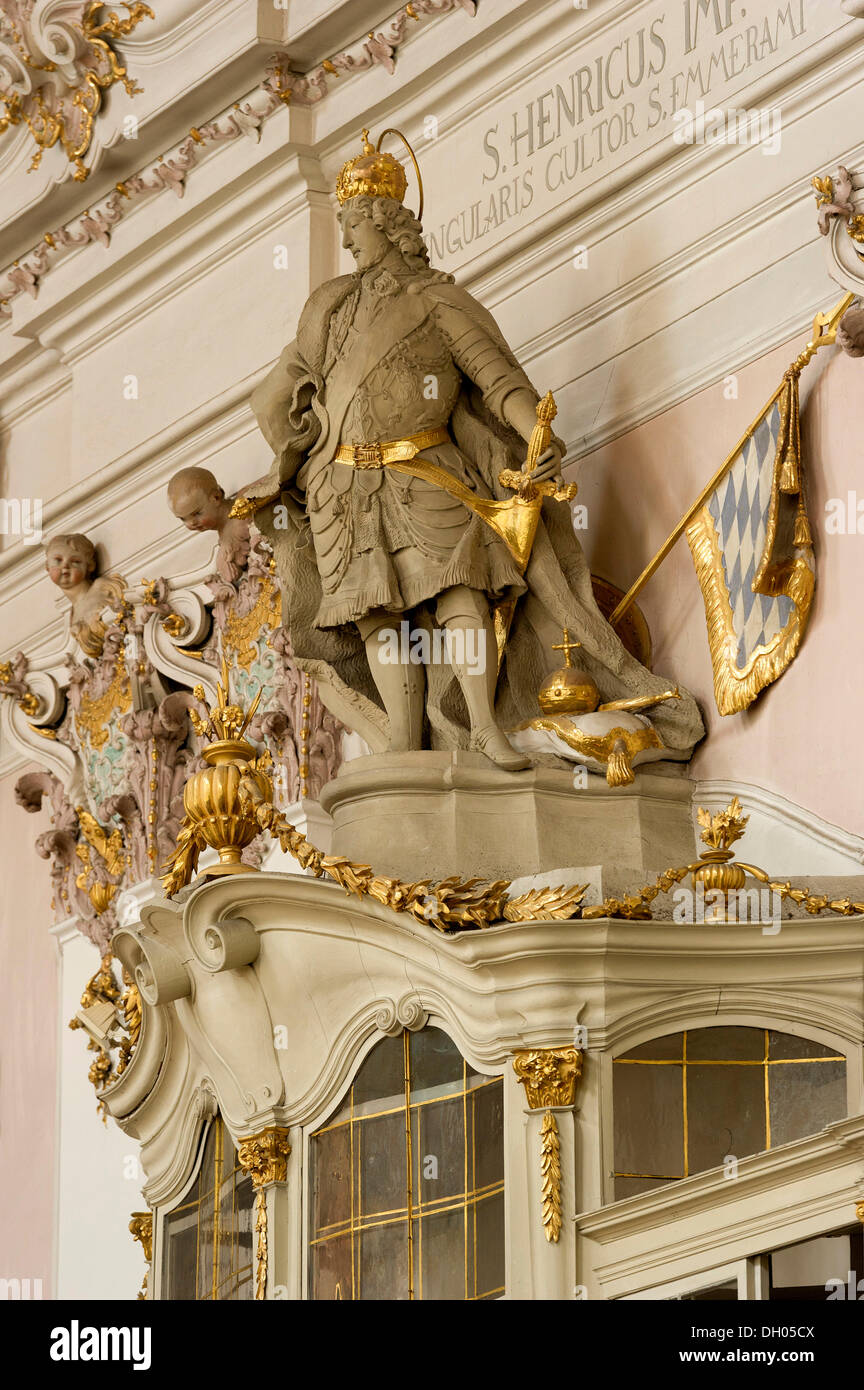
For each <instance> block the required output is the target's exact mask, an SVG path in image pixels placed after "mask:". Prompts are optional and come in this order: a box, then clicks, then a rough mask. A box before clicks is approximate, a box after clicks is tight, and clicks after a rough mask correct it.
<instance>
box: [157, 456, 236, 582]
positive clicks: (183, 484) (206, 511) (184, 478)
mask: <svg viewBox="0 0 864 1390" xmlns="http://www.w3.org/2000/svg"><path fill="white" fill-rule="evenodd" d="M168 505H169V507H170V508H171V510H172V512H173V513H174V515H175V516H176V517H177V519H178V521H182V522H183V525H184V526H185V527H186V529H187V531H216V532H218V535H219V549H218V551H217V554H216V569H217V571H218V573H219V575H220V576H221V578H222V579H224V580H225V581H226V582H227V583H229V584H235V583H236V582H237V579H238V578H239V576H240V574H241V573H242V572H243V570H244V569H245V567H246V564H247V561H248V559H249V545H250V540H249V525H248V523H247V522H246V521H243V520H241V519H240V518H239V517H232V516H231V499H230V498H228V497H226V496H225V491H224V489H223V488H222V487H220V485H219V483H218V482H217V481H216V479H215V478H214V476H213V474H212V473H211V472H210V470H209V468H181V469H180V472H179V473H175V474H174V477H173V478H172V479H171V481H170V482H169V484H168Z"/></svg>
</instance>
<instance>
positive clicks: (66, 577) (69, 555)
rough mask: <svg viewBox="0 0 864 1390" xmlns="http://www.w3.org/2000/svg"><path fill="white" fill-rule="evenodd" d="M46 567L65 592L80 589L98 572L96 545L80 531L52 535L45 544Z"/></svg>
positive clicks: (50, 576) (50, 575)
mask: <svg viewBox="0 0 864 1390" xmlns="http://www.w3.org/2000/svg"><path fill="white" fill-rule="evenodd" d="M45 568H46V570H47V571H48V577H49V579H50V580H51V582H52V584H56V585H57V587H58V589H62V590H63V591H64V593H68V592H70V591H71V590H75V589H79V588H80V587H81V585H82V584H86V583H87V582H88V581H89V580H91V579H92V578H93V576H94V575H95V573H96V547H95V546H94V544H93V542H92V541H91V540H88V539H87V537H86V536H82V535H81V534H80V533H78V532H70V533H69V534H67V535H61V536H52V538H51V539H50V540H49V541H48V542H47V544H46V546H45Z"/></svg>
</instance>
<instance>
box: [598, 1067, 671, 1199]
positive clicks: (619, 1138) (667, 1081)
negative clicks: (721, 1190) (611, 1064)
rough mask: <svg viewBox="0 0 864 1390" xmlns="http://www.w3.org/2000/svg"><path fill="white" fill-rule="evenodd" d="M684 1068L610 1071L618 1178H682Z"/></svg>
mask: <svg viewBox="0 0 864 1390" xmlns="http://www.w3.org/2000/svg"><path fill="white" fill-rule="evenodd" d="M683 1076H684V1068H683V1067H679V1066H677V1065H669V1064H667V1065H665V1066H660V1067H652V1066H651V1065H650V1064H649V1065H642V1064H641V1063H634V1064H628V1063H618V1064H616V1066H615V1097H614V1103H615V1167H616V1170H617V1171H618V1172H619V1173H628V1174H638V1175H640V1176H643V1177H644V1176H656V1177H661V1178H662V1177H667V1178H670V1177H671V1178H678V1177H682V1176H683V1174H684V1088H683Z"/></svg>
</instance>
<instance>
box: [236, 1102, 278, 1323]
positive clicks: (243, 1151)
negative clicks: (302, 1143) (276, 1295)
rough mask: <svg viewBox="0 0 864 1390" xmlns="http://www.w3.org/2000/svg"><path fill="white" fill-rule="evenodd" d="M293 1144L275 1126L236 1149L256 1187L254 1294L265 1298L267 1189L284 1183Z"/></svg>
mask: <svg viewBox="0 0 864 1390" xmlns="http://www.w3.org/2000/svg"><path fill="white" fill-rule="evenodd" d="M290 1153H291V1145H290V1143H289V1142H288V1131H287V1129H282V1128H280V1127H279V1126H278V1125H275V1126H274V1127H273V1128H272V1129H265V1130H264V1131H263V1133H261V1134H255V1135H253V1136H252V1137H251V1138H250V1139H241V1141H240V1146H239V1148H238V1150H237V1157H238V1161H239V1163H240V1167H241V1168H242V1169H243V1172H244V1173H248V1175H249V1176H250V1177H251V1179H252V1185H253V1187H254V1188H255V1234H256V1250H255V1297H256V1299H264V1298H265V1297H266V1295H267V1260H268V1248H267V1192H266V1189H267V1188H268V1187H269V1186H270V1185H271V1184H272V1183H274V1182H285V1179H286V1177H287V1172H288V1158H289V1155H290Z"/></svg>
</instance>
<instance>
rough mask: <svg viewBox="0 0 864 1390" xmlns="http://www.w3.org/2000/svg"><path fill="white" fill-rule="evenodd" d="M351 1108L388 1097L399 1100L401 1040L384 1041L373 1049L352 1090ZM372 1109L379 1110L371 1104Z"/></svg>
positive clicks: (402, 1070)
mask: <svg viewBox="0 0 864 1390" xmlns="http://www.w3.org/2000/svg"><path fill="white" fill-rule="evenodd" d="M352 1090H353V1092H354V1108H355V1110H357V1109H359V1108H360V1107H361V1106H363V1105H366V1104H368V1102H370V1101H375V1102H378V1101H381V1100H385V1099H388V1098H394V1099H395V1098H399V1097H401V1096H402V1095H403V1094H404V1091H405V1049H404V1047H403V1043H402V1039H401V1037H400V1038H385V1039H384V1040H383V1042H380V1043H377V1044H376V1046H375V1047H373V1049H372V1051H371V1052H370V1053H369V1056H368V1057H367V1058H366V1061H365V1062H364V1063H363V1065H362V1067H361V1068H360V1070H359V1072H358V1073H357V1078H356V1080H355V1082H354V1085H353V1087H352ZM373 1108H374V1109H381V1108H382V1107H381V1106H380V1105H375V1106H374V1107H373Z"/></svg>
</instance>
